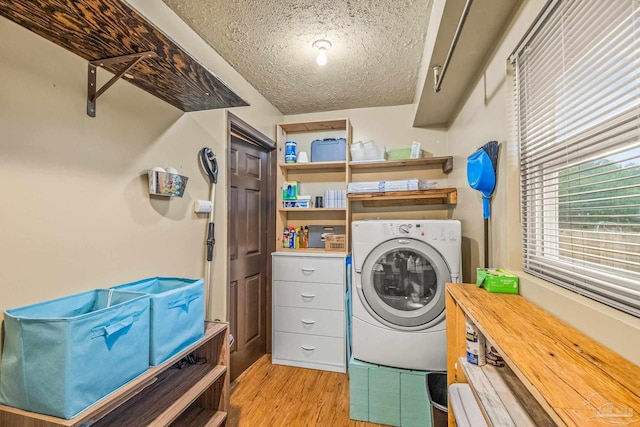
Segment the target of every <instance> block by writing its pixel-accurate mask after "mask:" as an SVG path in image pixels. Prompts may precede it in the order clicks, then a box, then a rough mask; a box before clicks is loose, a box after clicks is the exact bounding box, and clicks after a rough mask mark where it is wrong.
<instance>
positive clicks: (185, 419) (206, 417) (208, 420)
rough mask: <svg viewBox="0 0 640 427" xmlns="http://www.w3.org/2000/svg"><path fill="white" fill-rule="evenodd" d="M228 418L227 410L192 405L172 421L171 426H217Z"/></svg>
mask: <svg viewBox="0 0 640 427" xmlns="http://www.w3.org/2000/svg"><path fill="white" fill-rule="evenodd" d="M226 419H227V413H226V412H222V411H213V410H210V409H204V408H200V407H197V406H191V407H189V409H187V410H186V411H184V412H183V413H182V414H181V415H180V416H179V417H178V418H177V419H176V420H175V421H174V422H173V423H171V427H217V426H220V425H222V423H223V422H224V421H225V420H226Z"/></svg>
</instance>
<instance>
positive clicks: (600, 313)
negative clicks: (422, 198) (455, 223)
mask: <svg viewBox="0 0 640 427" xmlns="http://www.w3.org/2000/svg"><path fill="white" fill-rule="evenodd" d="M545 3H546V1H545V0H528V1H525V2H524V4H523V6H522V7H521V9H520V11H519V13H518V15H517V16H516V17H515V19H514V21H513V22H512V23H511V25H510V27H509V29H508V31H506V33H505V35H504V36H503V38H502V39H501V41H500V42H499V43H498V45H497V46H496V48H495V50H494V52H492V56H491V58H490V60H489V61H488V65H487V66H486V68H485V69H484V74H483V76H482V79H481V80H480V81H478V82H477V85H476V86H475V88H474V89H473V91H472V92H471V93H470V95H469V97H468V99H467V100H466V101H465V103H464V105H463V107H462V108H461V110H460V112H459V114H458V115H457V117H456V119H455V121H454V122H453V124H452V125H451V127H450V129H449V135H448V140H449V149H450V151H451V155H453V156H454V157H455V160H454V165H455V164H457V165H458V167H455V168H454V171H453V172H452V173H451V179H452V180H453V181H454V184H455V185H456V187H457V188H458V206H457V208H456V209H455V212H454V217H456V218H458V219H460V220H461V221H462V225H463V226H462V229H463V233H464V235H465V240H467V241H468V242H467V244H468V245H469V247H470V248H471V249H472V250H471V254H470V256H467V257H466V258H465V259H466V260H465V264H467V263H468V267H470V268H471V271H472V272H475V269H476V267H479V266H482V264H483V261H484V255H483V249H482V248H483V219H482V204H481V199H480V194H479V193H478V192H476V191H475V190H471V189H470V188H469V186H468V185H467V183H466V175H465V170H466V169H465V168H464V167H460V166H462V165H463V164H465V162H466V157H467V156H468V155H470V154H472V153H473V152H475V151H476V150H477V149H478V148H479V147H480V146H482V145H483V144H484V143H486V142H488V141H490V140H497V141H499V142H500V143H501V144H502V147H501V152H500V159H499V166H498V181H497V185H496V190H495V197H494V200H493V203H492V219H491V237H490V243H491V250H490V264H491V266H502V267H507V268H509V269H512V270H514V271H515V272H516V273H517V274H518V275H519V276H520V291H521V292H520V293H521V294H522V295H523V296H524V297H525V298H527V299H529V300H531V301H532V302H534V303H536V304H538V305H539V306H541V307H542V308H543V309H545V310H547V311H548V312H550V313H552V314H554V315H555V316H557V317H559V318H560V319H562V320H563V321H565V322H567V323H568V324H570V325H572V326H574V327H576V328H577V329H579V330H581V331H582V332H584V333H585V334H587V335H589V336H591V337H592V338H593V339H595V340H596V341H599V342H600V343H602V344H603V345H605V346H607V347H609V348H611V349H612V350H614V351H615V352H617V353H619V354H621V355H622V356H623V357H625V358H627V359H629V360H630V361H632V362H634V363H636V364H640V353H639V352H638V343H639V342H640V319H638V318H635V317H633V316H629V315H626V314H623V313H621V312H620V311H617V310H614V309H612V308H610V307H607V306H604V305H602V304H599V303H596V302H594V301H592V300H590V299H588V298H584V297H581V296H579V295H577V294H574V293H572V292H569V291H565V290H564V289H562V288H560V287H558V286H555V285H552V284H550V283H548V282H545V281H543V280H540V279H537V278H534V277H532V276H530V275H528V274H525V273H524V272H522V271H520V269H521V268H522V242H521V237H520V235H521V228H520V218H519V215H520V193H519V188H518V182H519V162H518V149H517V142H516V140H515V132H514V121H513V108H512V104H511V101H512V95H511V94H512V92H511V91H510V84H511V83H510V82H511V78H512V77H511V75H509V73H510V70H509V67H508V65H507V58H508V57H509V55H510V54H511V52H512V51H513V50H514V49H515V48H516V46H517V44H518V42H519V41H520V40H521V38H522V37H523V35H524V34H525V32H526V31H527V29H528V28H529V27H530V25H531V24H532V23H533V22H534V20H535V18H536V16H537V15H538V13H539V12H540V11H541V10H542V7H543V6H544V4H545ZM465 278H466V277H465ZM471 280H472V281H475V273H473V277H472V278H471Z"/></svg>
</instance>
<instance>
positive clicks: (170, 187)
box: [148, 169, 189, 197]
mask: <svg viewBox="0 0 640 427" xmlns="http://www.w3.org/2000/svg"><path fill="white" fill-rule="evenodd" d="M148 175H149V194H151V195H154V196H167V197H174V196H175V197H182V195H183V194H184V190H185V188H187V181H188V180H189V178H188V177H186V176H182V175H178V174H176V173H169V172H161V171H156V170H152V169H150V170H149V171H148Z"/></svg>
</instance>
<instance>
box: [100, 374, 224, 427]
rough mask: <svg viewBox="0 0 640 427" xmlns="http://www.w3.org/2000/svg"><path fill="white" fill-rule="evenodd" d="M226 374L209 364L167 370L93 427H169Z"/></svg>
mask: <svg viewBox="0 0 640 427" xmlns="http://www.w3.org/2000/svg"><path fill="white" fill-rule="evenodd" d="M226 372H227V367H226V366H215V365H211V364H208V363H205V364H202V365H187V366H186V367H184V368H182V369H177V368H172V369H168V370H166V371H164V372H163V373H162V375H159V376H158V380H157V381H156V382H155V383H153V384H152V385H150V386H149V387H147V388H146V389H145V391H144V393H139V394H137V395H135V396H134V397H132V398H131V399H129V400H128V401H127V402H125V403H124V404H122V405H120V406H118V408H116V409H115V410H113V411H112V412H111V413H109V414H108V415H107V416H105V417H104V418H102V419H100V420H98V421H97V422H96V423H94V424H92V426H95V427H102V426H114V427H119V426H123V425H125V426H146V425H169V424H170V423H171V422H172V421H173V420H175V419H176V418H178V416H179V415H180V413H181V412H182V410H183V409H184V408H187V407H188V406H189V405H190V404H191V403H193V402H194V401H195V400H196V399H197V398H198V396H200V395H201V394H202V393H203V392H204V391H205V390H206V389H207V388H209V387H210V386H211V384H213V383H214V382H215V381H216V380H217V379H218V378H220V376H222V375H224V374H225V373H226Z"/></svg>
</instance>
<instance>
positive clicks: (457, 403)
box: [434, 384, 488, 427]
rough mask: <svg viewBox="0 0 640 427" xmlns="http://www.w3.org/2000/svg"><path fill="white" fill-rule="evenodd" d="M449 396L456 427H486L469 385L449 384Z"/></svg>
mask: <svg viewBox="0 0 640 427" xmlns="http://www.w3.org/2000/svg"><path fill="white" fill-rule="evenodd" d="M449 394H450V395H451V410H452V411H453V416H454V418H455V420H456V426H459V427H488V424H487V422H486V421H485V419H484V416H483V415H482V410H481V409H480V406H478V402H477V401H476V398H475V397H474V396H473V392H472V391H471V387H470V386H469V384H451V386H450V387H449ZM434 425H435V424H434Z"/></svg>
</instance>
